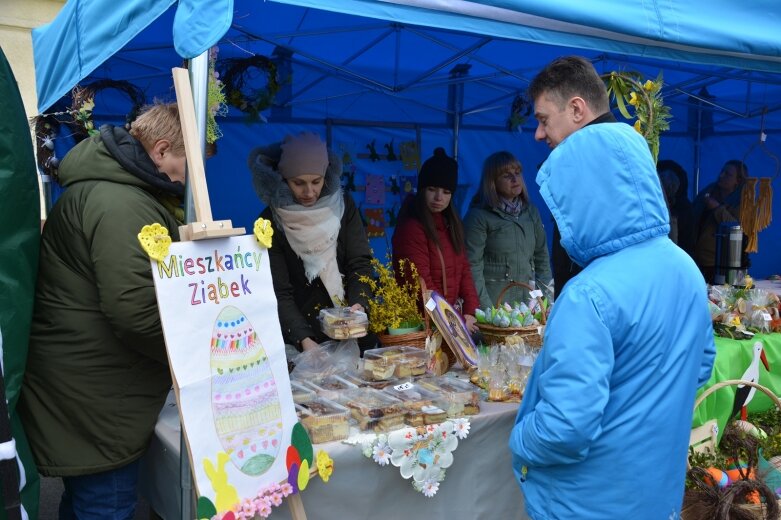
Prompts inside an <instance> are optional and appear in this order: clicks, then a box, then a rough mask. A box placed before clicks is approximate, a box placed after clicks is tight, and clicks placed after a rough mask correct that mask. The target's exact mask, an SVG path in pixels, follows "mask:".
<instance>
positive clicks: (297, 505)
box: [287, 493, 306, 520]
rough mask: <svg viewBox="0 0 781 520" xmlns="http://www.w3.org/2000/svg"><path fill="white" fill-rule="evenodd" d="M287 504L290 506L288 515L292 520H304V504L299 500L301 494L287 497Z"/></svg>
mask: <svg viewBox="0 0 781 520" xmlns="http://www.w3.org/2000/svg"><path fill="white" fill-rule="evenodd" d="M287 504H288V506H290V514H291V515H292V517H293V520H306V511H304V502H303V500H301V493H296V494H295V495H290V496H289V497H287Z"/></svg>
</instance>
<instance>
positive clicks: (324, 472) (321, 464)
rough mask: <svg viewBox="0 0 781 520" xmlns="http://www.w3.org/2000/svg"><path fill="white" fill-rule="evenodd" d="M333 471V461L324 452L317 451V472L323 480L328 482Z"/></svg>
mask: <svg viewBox="0 0 781 520" xmlns="http://www.w3.org/2000/svg"><path fill="white" fill-rule="evenodd" d="M333 472H334V461H333V460H332V459H331V457H329V456H328V454H327V453H326V452H324V451H323V450H320V451H318V452H317V474H318V475H320V478H321V479H323V482H328V479H329V478H331V473H333Z"/></svg>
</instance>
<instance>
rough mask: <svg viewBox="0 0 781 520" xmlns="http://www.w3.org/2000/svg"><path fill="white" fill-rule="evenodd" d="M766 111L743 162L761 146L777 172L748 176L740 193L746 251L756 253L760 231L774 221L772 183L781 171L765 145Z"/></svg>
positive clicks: (776, 160)
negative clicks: (756, 137) (762, 175)
mask: <svg viewBox="0 0 781 520" xmlns="http://www.w3.org/2000/svg"><path fill="white" fill-rule="evenodd" d="M766 112H767V109H765V111H764V112H763V113H762V119H761V120H760V129H759V140H758V141H757V142H755V143H754V144H752V145H751V147H749V149H748V151H747V152H746V153H745V155H744V156H743V164H745V163H746V159H747V158H748V156H749V155H750V154H751V152H752V151H754V149H755V148H759V149H760V150H762V151H763V152H765V155H767V156H768V157H770V158H771V159H772V160H773V161H774V162H775V172H774V173H773V176H772V177H761V178H757V177H746V180H745V182H744V184H743V190H742V191H741V193H740V217H739V218H740V226H741V227H742V228H743V232H744V233H745V234H746V236H747V237H748V243H747V244H746V253H756V252H757V251H759V237H758V235H759V232H760V231H762V230H764V229H766V228H767V227H768V226H769V225H770V223H771V222H772V221H773V184H772V183H773V181H774V180H775V179H776V178H778V173H779V171H781V161H780V160H779V159H778V157H777V156H776V155H775V154H774V153H772V152H771V151H770V150H768V149H767V147H766V146H765V141H766V140H767V134H766V133H765V113H766ZM757 183H759V197H758V198H757V197H756V191H757Z"/></svg>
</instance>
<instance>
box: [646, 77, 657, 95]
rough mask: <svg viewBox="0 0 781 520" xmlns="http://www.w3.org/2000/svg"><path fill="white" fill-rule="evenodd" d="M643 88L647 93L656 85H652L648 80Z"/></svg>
mask: <svg viewBox="0 0 781 520" xmlns="http://www.w3.org/2000/svg"><path fill="white" fill-rule="evenodd" d="M643 88H644V89H645V90H646V91H648V92H651V91H652V90H653V89H655V88H656V83H654V82H653V81H651V80H650V79H649V80H646V82H645V84H644V85H643Z"/></svg>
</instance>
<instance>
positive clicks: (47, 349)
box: [18, 126, 183, 476]
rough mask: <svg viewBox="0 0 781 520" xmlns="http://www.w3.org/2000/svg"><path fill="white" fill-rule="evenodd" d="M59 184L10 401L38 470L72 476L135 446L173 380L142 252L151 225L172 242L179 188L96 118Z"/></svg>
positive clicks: (134, 451) (121, 457) (108, 465)
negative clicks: (94, 129)
mask: <svg viewBox="0 0 781 520" xmlns="http://www.w3.org/2000/svg"><path fill="white" fill-rule="evenodd" d="M60 179H61V181H62V183H63V184H64V185H65V186H66V187H67V190H66V191H65V193H64V194H63V195H62V197H60V199H59V200H58V201H57V203H56V204H55V206H54V208H53V209H52V211H51V214H50V215H49V218H48V220H47V221H46V225H45V227H44V230H43V237H42V242H41V254H40V266H39V271H38V283H37V287H36V295H35V310H34V315H33V323H32V330H31V332H30V351H29V357H28V361H27V371H26V374H25V379H24V385H23V387H22V394H21V399H20V401H19V408H18V410H19V414H20V416H21V418H22V422H23V424H24V429H25V431H26V432H27V435H28V438H29V440H30V445H31V447H32V451H33V454H34V456H35V460H36V462H37V464H38V469H39V471H40V472H41V473H42V474H44V475H47V476H77V475H85V474H93V473H98V472H103V471H108V470H111V469H115V468H118V467H121V466H124V465H126V464H128V463H130V462H133V461H134V460H136V459H138V458H140V457H141V455H143V453H144V451H145V450H146V447H147V444H148V442H149V439H150V437H151V435H152V432H153V431H154V426H155V422H156V421H157V416H158V413H159V412H160V408H161V407H162V405H163V402H164V400H165V397H166V395H167V393H168V390H169V389H170V387H171V377H170V373H169V369H168V361H167V355H166V350H165V343H164V340H163V331H162V328H161V325H160V316H159V314H158V309H157V300H156V297H155V288H154V282H153V280H152V272H151V266H150V263H149V257H148V256H147V254H146V253H145V252H144V251H143V250H142V249H141V246H140V244H139V242H138V238H137V235H138V233H139V231H141V228H142V227H143V226H145V225H147V224H153V223H155V222H157V223H160V224H162V225H163V226H165V227H166V228H168V231H169V233H170V234H171V235H172V237H173V239H174V240H178V225H179V222H177V220H176V219H175V218H174V216H173V215H172V213H171V212H169V210H168V209H166V207H170V208H171V209H172V210H173V209H174V208H175V205H176V202H177V197H181V195H182V194H183V186H182V185H181V184H180V183H172V182H170V181H169V180H168V177H167V176H165V175H164V174H162V173H160V172H158V171H157V169H156V167H155V165H154V164H153V163H152V161H151V159H150V158H149V155H147V153H146V151H145V150H144V148H143V147H142V146H141V144H140V143H139V142H138V141H136V140H135V139H134V138H133V137H131V136H130V134H128V133H127V132H126V131H125V130H124V129H122V128H113V127H107V126H104V127H103V128H102V129H101V133H100V135H98V136H94V137H91V138H89V139H87V140H85V141H83V142H81V143H80V144H79V145H77V146H76V147H75V148H74V149H73V150H71V152H70V153H69V154H68V155H67V156H66V157H65V159H64V160H63V161H62V164H61V166H60Z"/></svg>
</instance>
